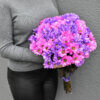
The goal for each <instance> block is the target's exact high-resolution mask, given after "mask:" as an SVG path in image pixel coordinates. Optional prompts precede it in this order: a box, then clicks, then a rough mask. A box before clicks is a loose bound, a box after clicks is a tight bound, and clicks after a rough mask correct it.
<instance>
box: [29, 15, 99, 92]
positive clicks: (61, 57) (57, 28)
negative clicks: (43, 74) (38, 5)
mask: <svg viewBox="0 0 100 100" xmlns="http://www.w3.org/2000/svg"><path fill="white" fill-rule="evenodd" d="M28 40H29V42H30V50H31V51H32V52H33V53H34V54H36V55H37V56H38V55H40V56H42V57H43V59H44V63H43V65H44V68H46V69H54V68H58V70H59V75H60V77H61V78H62V79H63V83H64V89H65V90H66V93H71V92H72V88H71V79H70V77H71V76H72V73H73V72H75V70H76V69H77V68H78V67H81V66H82V64H84V61H85V58H89V56H90V52H92V51H94V50H95V49H96V47H97V43H96V40H95V38H94V36H93V34H92V32H91V31H90V29H89V27H88V26H87V25H86V23H85V21H84V20H81V19H80V18H79V16H78V15H77V14H75V13H66V14H63V15H59V16H54V17H48V18H44V19H42V20H41V21H40V24H39V25H38V26H37V27H36V28H34V29H32V35H31V36H30V37H29V38H28Z"/></svg>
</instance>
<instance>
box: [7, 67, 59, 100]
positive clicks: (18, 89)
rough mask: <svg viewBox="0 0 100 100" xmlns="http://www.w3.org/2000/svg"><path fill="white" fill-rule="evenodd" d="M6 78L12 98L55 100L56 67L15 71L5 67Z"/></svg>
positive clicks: (15, 99) (16, 99)
mask: <svg viewBox="0 0 100 100" xmlns="http://www.w3.org/2000/svg"><path fill="white" fill-rule="evenodd" d="M7 79H8V84H9V87H10V90H11V93H12V96H13V98H14V100H55V97H56V92H57V86H58V71H57V69H44V68H41V69H36V70H32V71H27V72H16V71H12V70H11V69H9V68H7Z"/></svg>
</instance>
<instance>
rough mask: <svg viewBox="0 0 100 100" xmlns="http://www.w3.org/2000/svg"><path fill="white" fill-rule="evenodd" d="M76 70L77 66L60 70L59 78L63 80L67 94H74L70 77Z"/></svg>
mask: <svg viewBox="0 0 100 100" xmlns="http://www.w3.org/2000/svg"><path fill="white" fill-rule="evenodd" d="M76 69H77V67H76V66H75V65H70V66H66V67H63V68H59V76H60V77H62V79H63V84H64V90H65V91H66V93H72V87H71V80H70V77H71V76H72V73H73V72H75V70H76Z"/></svg>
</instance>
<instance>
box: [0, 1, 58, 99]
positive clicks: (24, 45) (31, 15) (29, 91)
mask: <svg viewBox="0 0 100 100" xmlns="http://www.w3.org/2000/svg"><path fill="white" fill-rule="evenodd" d="M58 14H59V12H58V9H57V5H56V1H55V0H0V54H1V57H3V58H6V59H7V60H8V62H7V79H8V83H9V87H10V90H11V93H12V96H13V99H14V100H55V97H56V92H57V86H58V72H57V66H56V67H55V69H48V70H47V69H44V68H43V62H44V60H43V57H42V56H36V55H35V54H33V53H32V52H31V51H30V50H29V41H28V37H29V36H30V35H31V29H32V28H35V27H36V26H38V24H39V22H40V20H41V19H43V18H45V17H52V16H56V15H58ZM28 33H30V34H28Z"/></svg>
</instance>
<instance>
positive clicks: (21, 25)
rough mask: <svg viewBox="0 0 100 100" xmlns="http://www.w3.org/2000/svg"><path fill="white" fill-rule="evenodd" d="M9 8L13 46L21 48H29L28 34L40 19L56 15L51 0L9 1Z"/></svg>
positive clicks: (56, 11)
mask: <svg viewBox="0 0 100 100" xmlns="http://www.w3.org/2000/svg"><path fill="white" fill-rule="evenodd" d="M9 6H10V8H11V13H12V23H13V27H12V28H13V40H14V44H15V45H18V46H23V47H29V42H28V37H29V36H30V35H31V34H30V32H31V31H32V29H33V28H35V27H36V26H38V25H39V23H40V21H41V20H42V19H44V18H46V17H53V16H56V15H58V10H57V8H56V7H55V5H54V3H53V0H9Z"/></svg>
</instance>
